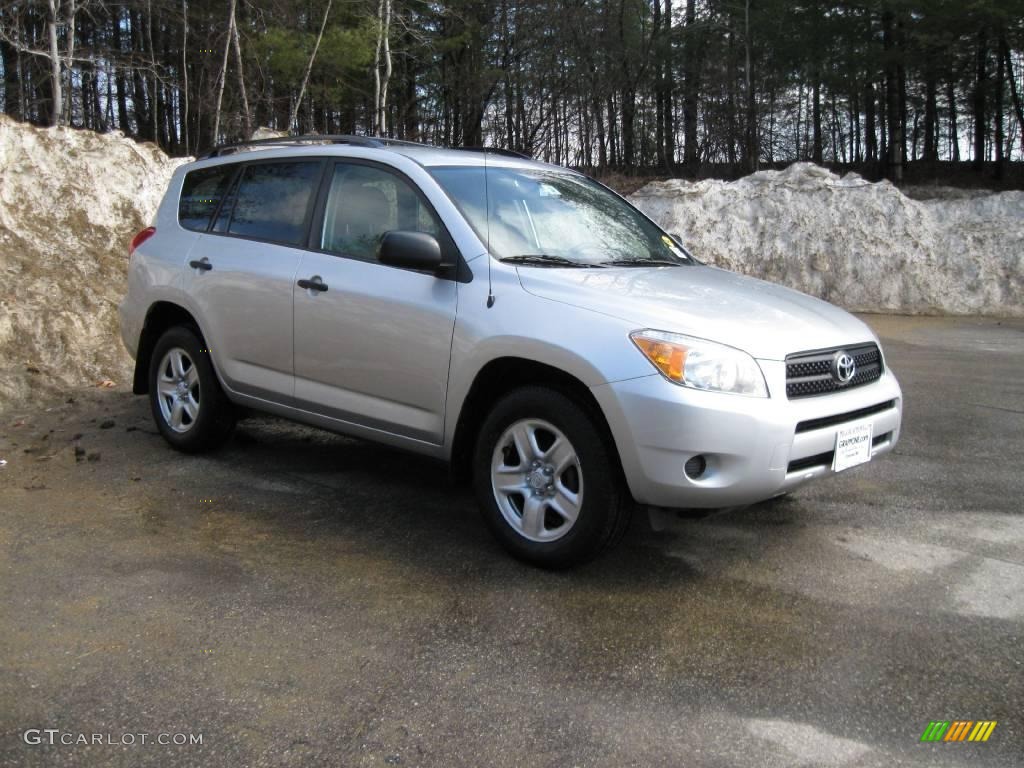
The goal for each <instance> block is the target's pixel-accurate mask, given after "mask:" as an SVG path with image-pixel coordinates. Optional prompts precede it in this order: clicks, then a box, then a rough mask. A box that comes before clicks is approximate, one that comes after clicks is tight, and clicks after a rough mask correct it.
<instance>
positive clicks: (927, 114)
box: [924, 65, 939, 163]
mask: <svg viewBox="0 0 1024 768" xmlns="http://www.w3.org/2000/svg"><path fill="white" fill-rule="evenodd" d="M938 94H939V87H938V82H937V80H936V78H935V73H934V72H933V71H932V69H931V67H930V65H929V69H928V73H927V75H926V77H925V85H924V160H925V162H928V163H934V162H936V161H937V160H938V159H939V107H938V100H939V95H938Z"/></svg>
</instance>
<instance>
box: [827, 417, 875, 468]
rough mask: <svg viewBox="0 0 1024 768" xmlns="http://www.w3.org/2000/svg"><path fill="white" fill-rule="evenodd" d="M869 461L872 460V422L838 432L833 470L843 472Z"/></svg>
mask: <svg viewBox="0 0 1024 768" xmlns="http://www.w3.org/2000/svg"><path fill="white" fill-rule="evenodd" d="M868 461H871V424H858V425H857V426H855V427H846V428H845V429H840V430H839V431H838V432H836V454H835V457H834V458H833V459H832V469H833V471H835V472H842V471H843V470H844V469H849V468H850V467H855V466H857V465H858V464H864V463H865V462H868Z"/></svg>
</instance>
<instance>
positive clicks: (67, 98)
mask: <svg viewBox="0 0 1024 768" xmlns="http://www.w3.org/2000/svg"><path fill="white" fill-rule="evenodd" d="M66 2H67V7H66V10H65V13H64V26H65V28H66V30H67V32H66V44H65V45H66V55H67V58H66V59H65V61H66V62H67V63H66V64H65V65H64V69H65V71H66V72H67V75H68V87H67V91H66V92H65V93H64V104H63V106H62V109H63V110H64V120H63V122H64V124H65V125H71V118H72V117H73V115H72V111H73V109H72V104H71V101H72V99H73V98H74V87H75V86H74V82H73V79H72V76H71V73H72V72H73V70H72V67H73V66H74V60H75V14H76V13H77V6H76V4H75V0H66ZM83 111H84V100H83Z"/></svg>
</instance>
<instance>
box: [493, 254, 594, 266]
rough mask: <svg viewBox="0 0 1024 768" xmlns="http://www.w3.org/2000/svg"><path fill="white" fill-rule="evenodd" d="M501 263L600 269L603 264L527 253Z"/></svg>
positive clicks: (509, 257) (508, 257)
mask: <svg viewBox="0 0 1024 768" xmlns="http://www.w3.org/2000/svg"><path fill="white" fill-rule="evenodd" d="M501 261H503V262H505V263H506V264H529V265H531V266H538V267H600V266H602V265H601V264H587V263H585V262H581V261H573V260H572V259H567V258H565V257H564V256H552V255H551V254H547V253H525V254H523V255H521V256H506V257H505V258H504V259H501Z"/></svg>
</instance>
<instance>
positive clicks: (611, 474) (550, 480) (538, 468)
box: [473, 387, 631, 568]
mask: <svg viewBox="0 0 1024 768" xmlns="http://www.w3.org/2000/svg"><path fill="white" fill-rule="evenodd" d="M473 475H474V486H475V489H476V494H477V499H478V501H479V503H480V508H481V511H482V513H483V515H484V519H485V521H486V522H487V524H488V526H489V527H490V529H491V530H492V532H493V533H494V534H495V536H497V538H498V540H499V541H500V542H501V543H502V544H503V545H504V546H505V548H506V549H507V550H509V552H511V553H512V554H513V555H515V556H516V557H519V558H521V559H523V560H527V561H529V562H533V563H536V564H538V565H542V566H546V567H551V568H564V567H569V566H572V565H576V564H579V563H582V562H585V561H587V560H589V559H591V558H593V557H595V556H596V555H598V554H599V553H600V552H601V551H603V550H604V549H606V548H607V547H609V546H610V545H611V544H613V543H615V542H616V541H617V540H618V539H619V538H620V537H621V535H622V534H623V532H624V531H625V529H626V526H627V524H628V522H629V515H630V506H631V505H630V500H629V498H628V494H627V493H625V492H624V489H623V483H622V482H621V480H620V471H619V469H618V466H617V463H616V458H615V456H614V454H613V452H612V449H611V447H610V445H609V442H608V441H607V440H606V439H605V438H604V437H603V436H602V434H601V431H600V429H599V428H598V426H597V425H596V424H595V422H594V418H593V417H592V416H591V415H590V414H589V413H588V412H587V411H585V410H584V409H582V408H580V407H579V406H578V405H576V404H575V403H574V402H573V401H572V400H570V399H569V398H568V397H566V396H565V395H563V394H562V393H561V392H557V391H555V390H551V389H547V388H542V387H526V388H523V389H519V390H516V391H514V392H512V393H510V394H509V395H507V396H506V397H504V398H503V399H502V400H500V401H499V402H498V403H497V405H495V407H494V409H493V410H492V411H491V413H490V414H489V415H488V417H487V418H486V419H485V421H484V424H483V426H482V427H481V430H480V435H479V439H478V441H477V448H476V455H475V459H474V473H473Z"/></svg>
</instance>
